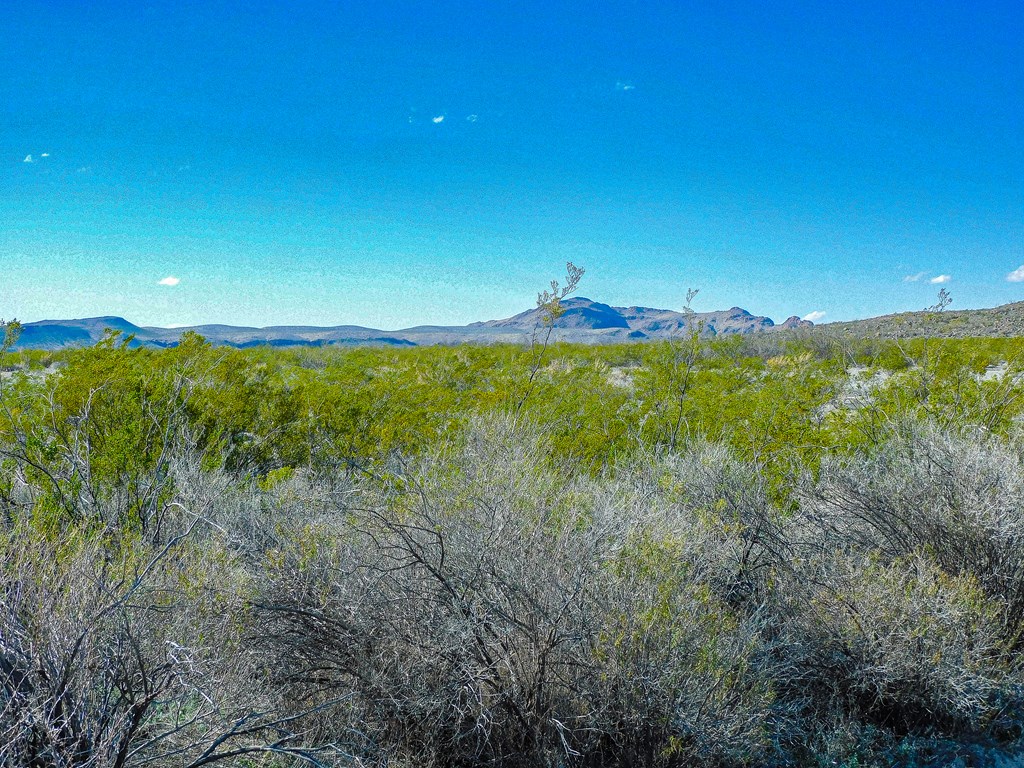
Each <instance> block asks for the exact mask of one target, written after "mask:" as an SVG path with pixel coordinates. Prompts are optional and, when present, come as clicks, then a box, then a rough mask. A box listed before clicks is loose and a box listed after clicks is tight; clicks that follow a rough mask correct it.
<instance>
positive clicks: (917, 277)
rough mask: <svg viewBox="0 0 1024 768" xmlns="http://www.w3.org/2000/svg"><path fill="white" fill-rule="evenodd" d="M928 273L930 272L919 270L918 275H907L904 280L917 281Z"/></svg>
mask: <svg viewBox="0 0 1024 768" xmlns="http://www.w3.org/2000/svg"><path fill="white" fill-rule="evenodd" d="M927 274H928V273H927V272H918V273H917V274H916V275H907V276H906V277H904V278H903V282H904V283H916V282H917V281H918V280H920V279H921V278H922V277H924V276H925V275H927Z"/></svg>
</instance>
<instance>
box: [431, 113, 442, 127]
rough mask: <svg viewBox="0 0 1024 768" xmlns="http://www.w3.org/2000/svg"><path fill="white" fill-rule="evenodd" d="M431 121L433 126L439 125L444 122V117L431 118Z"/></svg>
mask: <svg viewBox="0 0 1024 768" xmlns="http://www.w3.org/2000/svg"><path fill="white" fill-rule="evenodd" d="M433 121H434V125H440V124H441V123H443V122H444V115H438V116H437V117H435V118H433Z"/></svg>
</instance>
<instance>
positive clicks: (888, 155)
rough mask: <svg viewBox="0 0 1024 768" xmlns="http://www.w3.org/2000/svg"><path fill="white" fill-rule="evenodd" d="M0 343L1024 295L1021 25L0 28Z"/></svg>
mask: <svg viewBox="0 0 1024 768" xmlns="http://www.w3.org/2000/svg"><path fill="white" fill-rule="evenodd" d="M4 16H5V23H4V24H2V25H0V71H3V72H4V73H5V76H4V77H2V78H0V220H2V221H3V222H4V224H5V226H3V227H2V228H0V317H7V318H10V317H18V318H19V319H21V320H22V321H24V322H32V321H36V320H41V319H48V318H71V317H89V316H103V315H119V316H123V317H126V318H128V319H130V320H131V321H132V322H133V323H136V324H139V325H152V326H171V325H193V324H202V323H229V324H234V325H250V326H267V325H284V324H302V325H322V326H333V325H341V324H347V323H352V324H359V325H365V326H371V327H377V328H403V327H410V326H415V325H419V324H428V323H429V324H452V325H455V324H464V323H468V322H472V321H477V320H487V319H493V318H500V317H507V316H510V315H513V314H515V313H517V312H520V311H522V310H523V309H524V308H526V307H528V306H530V305H531V304H532V302H533V299H534V297H535V295H536V292H537V290H539V289H540V288H543V287H544V286H545V285H546V284H547V281H548V280H549V279H551V278H554V277H559V276H560V274H561V271H562V268H563V265H564V263H565V262H566V261H568V260H571V261H573V262H575V263H577V264H580V265H582V266H584V267H585V268H586V269H587V275H586V277H585V279H584V285H583V287H582V290H581V293H582V294H583V295H586V296H589V297H591V298H593V299H595V300H597V301H600V302H604V303H608V304H611V305H618V306H629V305H636V304H640V305H646V306H652V307H665V308H671V309H679V308H681V307H682V305H683V304H684V301H685V295H686V291H687V289H688V288H691V287H694V288H699V289H700V294H699V298H698V300H697V302H696V305H695V308H696V309H698V310H700V311H708V310H717V309H724V308H727V307H732V306H741V307H744V308H746V309H749V310H750V311H751V312H753V313H755V314H759V315H761V314H763V315H768V316H771V317H773V318H776V319H782V318H786V317H788V316H790V315H799V316H801V317H811V318H812V319H815V320H817V321H819V322H822V321H824V322H827V321H829V320H841V319H850V318H857V317H867V316H872V315H879V314H885V313H889V312H896V311H902V310H912V309H920V308H922V307H924V306H927V305H929V304H931V303H933V302H934V296H935V292H936V290H937V289H938V288H939V287H945V288H947V289H948V290H949V291H950V292H951V293H952V295H953V298H954V302H955V303H954V305H953V306H954V308H961V309H962V308H968V307H982V306H993V305H997V304H1003V303H1007V302H1011V301H1017V300H1020V299H1022V298H1024V52H1022V47H1021V46H1020V45H1019V30H1020V29H1021V28H1022V27H1024V7H1022V6H1021V5H1020V4H1016V3H1009V2H1006V3H1000V2H983V3H978V4H974V5H972V6H970V7H960V6H956V5H954V4H945V3H928V4H925V3H911V4H906V5H903V6H901V7H899V8H892V7H890V6H889V5H887V4H886V5H883V4H882V3H878V2H868V3H863V4H857V5H856V6H855V7H836V6H834V5H832V4H826V3H807V2H804V3H781V4H775V5H773V6H772V7H771V9H764V8H762V9H758V8H751V7H747V6H745V5H741V4H733V3H716V4H713V7H711V6H708V7H700V8H698V7H688V6H683V5H681V4H677V3H667V2H664V3H662V2H655V3H643V4H641V3H632V2H613V3H609V4H603V5H602V6H601V9H600V10H594V9H593V8H591V7H588V6H585V5H583V4H578V3H558V2H554V3H552V2H546V3H539V2H524V3H517V4H511V3H492V4H486V6H478V5H475V4H469V3H455V2H439V3H433V4H430V5H429V6H427V7H421V8H412V7H409V6H408V5H405V4H400V3H394V2H388V1H385V2H380V3H374V4H338V3H327V2H311V3H300V4H296V5H292V6H289V7H288V8H287V9H284V8H278V7H275V6H273V5H271V4H266V3H249V4H242V3H233V2H211V3H205V4H203V5H202V6H201V7H194V8H189V7H185V6H182V5H180V4H172V3H165V2H157V3H152V4H149V5H147V6H145V7H141V6H137V5H135V4H122V3H113V2H104V1H102V0H101V1H100V2H97V3H93V4H90V5H88V6H84V5H82V4H78V3H71V2H18V3H17V4H16V5H13V6H12V7H10V8H7V9H5V14H4Z"/></svg>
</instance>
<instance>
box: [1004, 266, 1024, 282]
mask: <svg viewBox="0 0 1024 768" xmlns="http://www.w3.org/2000/svg"><path fill="white" fill-rule="evenodd" d="M1006 279H1007V281H1008V282H1011V283H1024V264H1021V265H1020V266H1019V267H1017V268H1016V269H1015V270H1013V272H1011V273H1010V274H1008V275H1007V276H1006Z"/></svg>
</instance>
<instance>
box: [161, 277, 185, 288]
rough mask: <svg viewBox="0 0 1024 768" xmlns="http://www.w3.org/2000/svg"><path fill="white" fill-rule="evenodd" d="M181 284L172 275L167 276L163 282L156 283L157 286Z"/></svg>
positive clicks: (179, 279) (178, 278)
mask: <svg viewBox="0 0 1024 768" xmlns="http://www.w3.org/2000/svg"><path fill="white" fill-rule="evenodd" d="M180 282H181V278H180V277H174V275H168V276H167V277H165V278H164V279H163V280H161V281H160V282H158V283H157V285H169V286H174V285H177V284H178V283H180Z"/></svg>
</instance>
